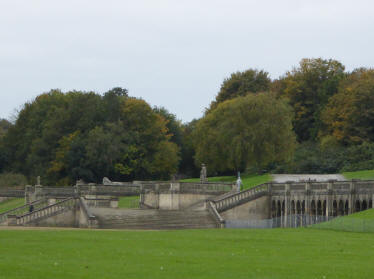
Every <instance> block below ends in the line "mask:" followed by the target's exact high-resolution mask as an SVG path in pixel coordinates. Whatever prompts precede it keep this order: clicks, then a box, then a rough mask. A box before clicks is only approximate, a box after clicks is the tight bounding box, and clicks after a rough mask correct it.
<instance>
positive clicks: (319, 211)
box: [317, 200, 322, 216]
mask: <svg viewBox="0 0 374 279" xmlns="http://www.w3.org/2000/svg"><path fill="white" fill-rule="evenodd" d="M317 215H318V216H321V215H322V202H321V201H320V200H318V202H317Z"/></svg>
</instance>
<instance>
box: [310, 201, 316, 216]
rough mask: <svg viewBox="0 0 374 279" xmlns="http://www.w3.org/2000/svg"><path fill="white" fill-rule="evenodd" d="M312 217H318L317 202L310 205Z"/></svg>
mask: <svg viewBox="0 0 374 279" xmlns="http://www.w3.org/2000/svg"><path fill="white" fill-rule="evenodd" d="M310 215H316V202H315V201H314V200H312V202H311V203H310Z"/></svg>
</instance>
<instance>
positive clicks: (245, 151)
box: [194, 93, 295, 173]
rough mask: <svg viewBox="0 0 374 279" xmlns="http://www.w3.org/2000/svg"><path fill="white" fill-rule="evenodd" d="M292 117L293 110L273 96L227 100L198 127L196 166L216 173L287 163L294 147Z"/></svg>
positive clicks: (206, 116)
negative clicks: (198, 165)
mask: <svg viewBox="0 0 374 279" xmlns="http://www.w3.org/2000/svg"><path fill="white" fill-rule="evenodd" d="M292 117H293V113H292V109H291V107H290V106H289V105H288V104H287V103H286V102H285V101H284V100H281V99H277V98H276V97H275V95H274V94H270V93H260V94H249V95H247V96H243V97H237V98H234V99H231V100H227V101H225V102H223V103H221V104H219V105H218V106H217V108H216V109H214V110H212V111H211V112H209V113H207V114H206V115H205V116H204V117H203V118H202V119H201V120H199V121H198V122H197V124H196V130H195V134H194V141H195V151H196V163H197V164H200V163H206V164H208V166H209V168H208V169H209V171H210V172H213V173H214V172H226V171H238V170H244V169H246V168H249V167H253V168H256V169H260V168H262V167H264V166H266V165H267V164H269V163H271V162H276V161H283V160H287V159H289V158H290V156H291V154H292V151H293V148H294V144H295V135H294V133H293V131H292Z"/></svg>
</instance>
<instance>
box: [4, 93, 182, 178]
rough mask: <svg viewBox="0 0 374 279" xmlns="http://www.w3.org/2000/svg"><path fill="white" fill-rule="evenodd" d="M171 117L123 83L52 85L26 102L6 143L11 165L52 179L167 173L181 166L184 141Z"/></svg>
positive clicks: (133, 176) (6, 137)
mask: <svg viewBox="0 0 374 279" xmlns="http://www.w3.org/2000/svg"><path fill="white" fill-rule="evenodd" d="M167 123H168V120H167V119H165V118H164V117H163V116H162V115H161V114H158V113H157V112H155V111H154V110H153V109H152V108H151V107H150V106H149V105H148V104H147V103H146V102H145V101H143V100H141V99H136V98H131V97H129V96H128V94H127V90H124V89H121V88H114V89H113V90H110V91H108V92H107V93H105V94H104V95H103V96H101V95H99V94H96V93H94V92H78V91H71V92H67V93H63V92H61V91H59V90H51V91H50V92H48V93H45V94H42V95H40V96H38V97H37V98H36V99H35V100H34V101H32V102H29V103H27V104H25V106H24V108H23V109H22V110H21V111H20V113H19V115H18V119H17V121H16V123H15V125H14V126H12V127H11V128H10V129H9V131H8V133H7V134H6V135H5V137H4V140H3V145H4V149H5V150H7V151H8V153H9V154H10V155H9V158H8V162H9V164H8V168H9V169H10V170H15V171H17V172H20V173H23V174H25V175H27V176H28V177H30V178H33V177H36V176H38V175H41V176H42V177H43V178H44V182H45V183H49V184H61V185H66V184H68V183H74V182H75V180H77V179H80V178H83V179H84V180H86V181H93V182H100V181H101V179H102V177H104V176H108V177H110V178H111V179H117V180H131V179H168V178H169V177H170V175H171V174H174V173H176V172H177V168H178V162H179V154H178V152H179V147H178V146H177V145H176V144H175V143H173V142H171V141H170V138H171V137H172V135H171V134H170V133H169V130H168V128H167Z"/></svg>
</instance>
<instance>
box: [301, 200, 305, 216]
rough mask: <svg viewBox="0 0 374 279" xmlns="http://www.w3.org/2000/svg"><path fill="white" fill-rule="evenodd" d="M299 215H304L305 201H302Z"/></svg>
mask: <svg viewBox="0 0 374 279" xmlns="http://www.w3.org/2000/svg"><path fill="white" fill-rule="evenodd" d="M301 214H305V200H303V203H302V206H301Z"/></svg>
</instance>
